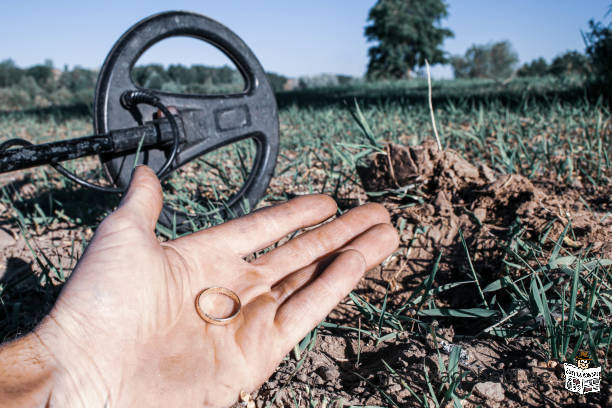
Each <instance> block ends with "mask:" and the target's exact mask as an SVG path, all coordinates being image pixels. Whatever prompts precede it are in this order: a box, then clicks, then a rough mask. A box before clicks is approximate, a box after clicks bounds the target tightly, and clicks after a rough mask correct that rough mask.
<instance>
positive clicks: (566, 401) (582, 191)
mask: <svg viewBox="0 0 612 408" xmlns="http://www.w3.org/2000/svg"><path fill="white" fill-rule="evenodd" d="M316 170H317V169H313V174H315V173H316ZM358 174H359V176H360V179H361V181H362V183H363V190H365V191H367V192H379V193H380V192H382V193H385V192H386V193H387V194H378V195H370V197H369V199H371V200H378V201H380V202H382V203H383V204H384V205H385V206H386V207H387V208H388V209H389V211H390V212H391V214H392V220H393V223H394V225H395V226H396V227H397V228H398V230H400V232H401V246H400V250H399V251H398V252H397V253H396V254H395V255H394V256H392V257H390V258H389V259H387V260H386V261H385V262H384V263H383V265H382V266H381V267H378V268H375V269H374V270H372V271H369V272H368V273H367V274H366V277H365V279H363V280H362V282H361V283H360V285H359V287H358V288H357V289H356V293H357V294H359V295H360V296H363V297H364V298H366V299H368V301H369V302H371V303H372V304H374V305H377V306H379V307H380V305H381V304H382V302H383V298H384V297H385V295H386V296H387V298H388V304H389V307H392V306H394V305H399V304H401V303H402V302H403V301H405V299H406V298H407V297H409V296H410V295H411V293H412V292H413V290H414V289H415V288H416V287H417V286H418V285H419V284H420V283H421V282H422V281H423V279H424V278H425V277H426V276H427V275H428V274H429V273H430V272H431V271H432V267H433V261H434V260H435V259H436V257H437V256H438V255H439V254H440V253H441V254H442V256H441V258H440V264H439V271H438V274H437V276H436V282H437V284H438V285H440V284H444V283H447V282H454V281H459V280H471V279H473V276H472V275H471V272H470V269H469V266H468V265H469V264H468V260H467V256H466V250H465V248H464V247H463V245H462V244H461V241H460V235H459V234H460V232H461V234H462V235H463V237H464V239H465V242H466V246H467V248H468V250H469V253H470V258H471V261H472V264H473V267H474V270H475V271H477V274H478V278H479V280H480V284H481V286H484V285H486V284H487V283H490V282H492V281H493V280H495V279H498V278H499V277H501V276H502V273H504V268H503V265H502V259H504V254H505V250H504V245H503V243H504V242H505V241H506V239H507V237H508V236H509V235H511V234H515V233H517V231H522V232H521V233H522V234H523V235H522V236H523V238H524V239H526V240H534V241H540V240H541V241H543V244H542V246H543V248H544V249H546V250H548V251H551V250H552V249H553V248H554V246H555V243H556V242H557V241H559V237H560V236H561V234H562V233H563V231H564V229H565V227H566V226H567V225H568V223H570V222H571V228H569V229H568V231H567V233H566V235H565V238H564V239H562V240H561V241H560V243H561V255H564V254H565V252H564V251H565V250H570V251H572V252H576V251H578V252H580V251H582V252H583V253H585V252H587V251H588V252H589V253H590V254H591V256H597V257H600V258H612V217H606V214H607V213H608V212H610V211H612V201H611V197H612V189H611V187H610V186H600V187H593V186H592V185H590V184H587V183H584V184H583V185H582V184H580V183H576V184H575V185H574V186H567V185H565V184H564V183H559V182H557V181H556V180H554V179H550V178H539V179H532V180H529V179H527V178H526V177H523V176H520V175H516V174H511V175H507V174H501V175H500V174H498V173H496V172H494V171H493V170H492V169H490V168H488V167H487V166H485V165H478V166H475V165H472V164H471V163H469V162H468V161H466V160H464V159H463V158H462V157H460V156H459V155H458V154H456V153H454V152H452V151H439V150H438V148H437V146H436V145H435V144H434V143H424V144H422V145H418V146H411V147H405V146H400V145H396V144H388V145H387V153H386V154H378V155H376V156H374V157H372V158H371V161H370V164H369V165H368V166H365V167H360V168H358ZM315 176H316V174H315ZM322 178H323V177H322ZM13 183H15V186H16V189H17V191H19V193H20V194H21V195H22V196H24V197H28V196H32V200H34V201H36V200H38V201H40V197H38V198H37V197H36V195H35V192H33V191H30V190H32V188H33V186H32V184H31V183H30V182H29V180H27V179H24V180H16V181H13ZM3 184H4V183H3ZM285 185H291V180H284V179H283V178H282V177H278V178H276V179H275V180H273V183H272V185H271V187H270V189H271V190H273V191H272V192H279V191H284V189H285V188H286V186H285ZM293 187H294V189H295V186H293ZM34 189H35V188H34ZM391 193H392V194H391ZM53 194H59V193H57V192H54V193H53ZM65 194H76V193H75V192H73V191H66V192H65ZM79 194H81V193H80V192H79ZM356 195H357V196H358V198H357V199H356V200H354V201H356V202H362V201H363V198H365V194H364V191H358V192H357V193H356ZM34 201H33V202H34ZM60 201H62V200H60ZM68 201H69V200H66V202H68ZM91 202H95V201H94V200H92V201H91ZM355 205H356V203H355ZM105 208H108V207H107V206H106V205H105V204H104V203H100V204H99V205H95V206H93V207H92V208H90V209H89V210H88V211H90V212H92V211H93V212H92V213H91V214H90V215H89V216H91V217H92V219H100V218H101V217H102V216H103V215H104V211H105ZM77 210H78V209H75V213H74V214H80V213H77V212H76V211H77ZM67 211H68V210H67ZM79 211H80V210H79ZM11 214H13V212H12V210H11V209H10V208H4V207H2V204H0V254H2V256H3V259H4V260H6V261H5V264H4V265H2V266H0V283H2V282H5V283H6V282H7V281H8V280H11V279H23V281H22V282H21V283H20V285H22V286H23V288H24V289H23V290H22V291H21V292H20V294H19V298H16V299H8V301H14V302H15V303H16V304H17V303H23V304H28V303H33V304H35V303H36V302H38V304H39V305H40V307H37V308H35V307H33V308H31V309H28V310H26V311H24V310H23V309H21V310H19V313H20V315H19V316H20V319H25V320H29V321H31V322H32V324H35V322H36V321H37V320H38V319H39V318H40V317H42V315H44V314H45V313H46V311H47V310H48V309H49V307H51V305H52V302H53V299H54V296H55V295H56V293H57V290H56V289H55V287H54V286H53V287H52V286H50V285H49V284H48V282H44V277H40V276H36V273H35V272H36V270H37V269H38V268H37V267H36V265H35V264H34V263H33V261H32V259H33V257H32V256H31V252H30V248H29V247H28V244H27V243H26V241H25V240H24V239H23V237H22V236H21V235H20V233H19V231H18V229H16V227H15V226H16V224H15V223H14V222H13V221H12V220H11V217H12V215H11ZM74 214H72V215H74ZM85 225H88V223H85ZM89 225H93V223H91V224H89ZM35 227H36V226H35ZM36 228H37V227H36ZM36 228H34V231H33V234H34V236H35V237H36V239H35V240H30V242H35V243H36V245H38V247H39V248H34V250H37V251H38V250H40V251H41V252H42V253H44V254H46V255H47V256H49V257H50V258H52V260H53V261H54V262H55V263H56V265H58V266H60V265H61V266H62V267H63V268H64V270H65V271H66V272H67V273H68V272H69V271H70V270H71V268H72V267H74V265H71V264H70V263H65V262H66V260H68V259H71V258H73V255H74V254H79V253H80V251H81V250H82V249H81V248H80V247H78V245H77V247H76V248H75V242H77V243H78V242H85V241H86V240H88V239H89V238H90V237H91V235H92V231H91V229H90V228H81V229H78V228H75V227H74V225H73V224H71V223H70V222H67V223H66V224H63V223H61V222H60V223H56V224H54V225H51V226H49V227H44V228H41V229H40V231H38V230H36ZM24 277H29V278H28V279H30V280H32V279H33V282H30V283H28V282H27V281H26V280H25V278H24ZM466 286H467V285H466ZM469 286H471V288H470V289H464V287H460V288H461V289H459V288H458V289H457V290H453V291H449V292H447V293H446V294H445V296H444V297H442V298H441V299H440V302H443V303H444V306H448V307H453V308H459V307H474V303H475V301H476V300H478V294H477V292H476V291H475V288H473V286H474V285H469ZM41 299H42V300H41ZM5 301H6V299H5ZM17 309H18V308H17ZM16 313H17V312H16ZM28 313H29V314H28ZM465 320H470V321H469V324H470V325H469V326H467V325H462V324H461V323H456V322H455V323H453V324H451V323H449V322H447V321H443V320H441V321H440V326H439V327H438V329H439V331H440V332H441V333H443V335H444V336H443V337H438V338H436V339H435V341H434V339H433V338H432V337H431V334H430V333H429V332H427V331H425V329H423V328H422V327H420V326H418V325H416V326H414V325H413V326H412V327H405V328H404V331H401V332H398V334H397V335H396V336H395V337H393V336H392V337H391V338H389V339H387V340H385V341H380V342H376V341H375V340H373V339H372V338H371V337H368V336H360V335H358V334H357V332H356V331H355V330H343V329H331V328H321V329H320V330H319V332H318V335H317V336H316V338H315V341H314V342H313V344H311V346H312V347H309V348H308V349H307V350H306V351H304V352H303V354H302V355H301V356H299V357H300V358H296V356H295V354H294V353H291V354H290V355H289V356H288V357H287V358H286V359H285V360H284V361H283V363H282V364H281V366H280V367H279V369H278V370H277V371H276V372H275V374H273V375H272V377H271V378H270V379H269V381H268V382H266V383H265V384H264V385H263V386H262V387H261V388H260V389H259V390H258V391H257V392H255V393H254V394H253V396H254V398H255V400H256V405H257V406H260V407H261V406H266V404H268V403H270V402H272V401H274V402H273V405H276V406H312V404H315V403H318V404H319V405H317V406H324V405H326V406H328V407H336V406H342V405H370V406H393V405H396V406H402V407H404V406H405V407H411V406H421V405H422V404H421V403H419V401H418V400H417V398H427V397H424V396H426V395H428V390H427V386H426V384H427V382H426V379H425V377H424V373H425V372H426V371H425V369H424V367H427V372H428V373H429V376H430V380H431V381H432V383H433V384H434V386H435V387H437V386H439V384H440V381H441V379H440V376H441V374H440V373H439V370H438V358H441V359H442V360H443V361H446V360H447V359H448V355H449V351H450V350H451V348H452V347H453V345H459V346H461V347H462V349H463V350H464V351H465V353H464V354H463V355H462V358H461V360H460V366H461V368H462V369H463V370H464V371H469V372H470V373H471V376H468V377H467V378H466V379H464V381H463V382H462V384H461V386H460V387H459V388H458V390H457V394H458V395H460V396H466V397H467V399H466V401H464V402H463V405H462V406H464V407H476V406H479V405H481V406H491V407H497V406H499V407H502V406H503V407H511V408H514V407H524V406H531V407H540V406H559V405H564V406H572V405H573V406H592V407H604V406H612V399H611V398H612V396H611V393H610V382H609V379H604V380H603V381H602V384H601V392H600V393H591V394H587V395H584V396H580V395H578V394H573V393H570V392H569V391H567V390H565V389H564V384H563V378H564V375H563V370H562V364H559V363H558V362H556V361H547V358H546V353H545V352H544V349H543V347H542V345H541V343H539V342H538V341H539V340H538V339H537V338H531V337H519V338H515V339H511V340H501V339H497V338H492V337H480V336H476V335H475V333H478V332H479V331H480V330H481V329H482V325H481V324H480V323H479V322H478V321H477V319H465ZM475 320H476V321H475ZM327 321H328V322H331V323H337V324H342V325H346V326H349V327H352V328H357V327H360V325H361V323H362V322H361V321H360V320H359V317H358V315H357V314H356V313H355V311H354V308H353V307H352V306H351V305H349V304H348V303H344V304H342V305H340V306H339V307H338V308H337V309H336V310H335V311H334V312H333V313H332V314H331V315H330V317H329V318H328V319H327ZM21 329H22V330H23V329H27V328H21ZM2 330H3V332H5V333H6V332H7V329H6V328H5V327H2ZM385 330H387V329H384V328H383V332H382V333H381V334H382V335H384V334H392V333H391V332H390V331H386V332H385ZM15 334H17V333H12V335H15ZM601 357H603V358H605V357H604V355H603V354H602V356H601ZM383 361H384V362H383ZM607 366H608V367H609V366H610V362H608V364H607ZM406 385H407V386H409V387H410V388H411V389H412V391H413V392H414V393H415V395H416V396H415V395H412V393H411V391H410V390H409V389H408V388H407V387H406ZM470 391H472V392H471V393H470ZM431 402H432V401H429V403H430V406H433V405H432V404H431Z"/></svg>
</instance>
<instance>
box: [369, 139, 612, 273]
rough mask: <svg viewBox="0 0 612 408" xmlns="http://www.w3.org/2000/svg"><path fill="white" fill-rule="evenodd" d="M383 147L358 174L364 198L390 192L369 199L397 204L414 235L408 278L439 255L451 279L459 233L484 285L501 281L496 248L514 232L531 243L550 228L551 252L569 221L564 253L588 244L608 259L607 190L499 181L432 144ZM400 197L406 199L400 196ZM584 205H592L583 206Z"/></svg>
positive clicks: (509, 178)
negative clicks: (519, 230) (518, 228)
mask: <svg viewBox="0 0 612 408" xmlns="http://www.w3.org/2000/svg"><path fill="white" fill-rule="evenodd" d="M388 146H389V147H388V148H387V149H386V153H379V154H377V155H376V156H374V157H372V160H371V162H370V164H369V165H368V166H364V167H359V168H358V174H359V176H360V178H361V181H362V184H363V187H364V189H365V190H366V191H368V192H387V193H388V194H386V195H382V196H380V195H376V196H373V197H372V199H384V200H386V201H387V202H389V201H390V200H394V199H395V201H396V202H397V204H398V211H397V214H398V216H401V217H403V218H404V219H406V220H407V221H408V222H409V223H410V224H412V225H414V226H415V227H413V228H407V230H408V231H410V232H412V234H411V236H408V237H406V238H405V239H407V240H408V241H410V240H412V239H414V242H413V245H412V247H411V254H410V255H411V256H410V259H409V260H408V262H407V265H406V266H407V268H406V272H405V274H406V275H413V274H418V273H420V272H422V271H423V270H428V268H429V266H430V264H429V261H431V260H432V259H433V258H434V257H435V256H436V254H437V252H438V251H442V252H443V253H444V255H445V256H444V257H443V260H442V261H443V265H441V270H446V271H448V275H449V277H450V275H452V270H453V269H456V265H458V264H462V263H463V262H464V257H465V251H464V249H463V248H462V247H459V246H458V243H459V231H461V232H462V233H463V236H464V237H465V240H466V242H467V244H468V247H469V248H470V251H473V252H474V259H473V260H472V261H473V262H474V264H475V266H477V267H476V268H475V269H476V270H478V271H480V273H481V274H483V275H484V278H483V279H484V281H485V282H486V281H491V280H493V279H496V278H497V277H498V276H496V274H497V273H498V271H499V270H500V268H499V266H500V264H499V262H500V260H501V259H502V258H503V256H502V255H503V252H502V248H501V247H500V245H499V242H500V241H502V240H504V239H505V238H506V237H507V235H508V234H509V232H510V231H511V229H512V228H513V227H515V226H522V227H523V228H525V229H526V233H527V237H526V238H529V239H537V238H538V237H539V235H541V234H542V233H543V232H545V231H546V230H547V229H550V231H549V232H548V233H547V240H546V242H545V244H546V245H549V246H551V245H554V243H555V242H556V240H557V239H558V237H559V236H560V234H561V233H562V232H563V230H564V228H565V226H566V225H567V224H568V223H570V222H571V226H572V231H571V235H572V236H571V237H570V236H566V237H565V239H564V240H563V243H564V244H565V245H566V246H567V247H568V248H577V247H578V248H579V247H580V246H581V245H582V244H581V243H582V242H588V243H589V245H591V250H592V251H593V252H594V253H603V254H604V256H605V255H606V254H607V255H612V217H605V214H606V212H607V211H609V210H610V208H611V205H612V204H611V201H610V195H611V194H610V193H611V191H610V187H602V188H600V189H599V190H597V189H595V188H593V187H591V188H590V190H586V189H585V188H582V190H579V189H576V188H573V187H572V188H570V187H559V186H558V185H557V183H556V182H555V181H554V180H541V179H540V180H537V181H532V180H529V179H527V178H526V177H524V176H521V175H519V174H496V173H495V172H494V171H493V170H492V169H491V168H489V167H487V166H486V165H484V164H480V165H473V164H472V163H470V162H468V161H466V160H465V159H463V158H462V157H461V156H460V155H459V154H457V153H455V152H453V151H451V150H445V151H439V150H438V147H437V145H436V144H435V143H433V142H425V143H423V144H422V145H417V146H409V147H406V146H400V145H397V144H392V143H391V144H389V145H388ZM391 166H392V168H393V171H391V170H390V169H391ZM560 188H563V191H561V192H560V191H558V190H559V189H560ZM403 191H406V192H408V193H409V194H407V195H402V194H400V193H398V192H403ZM415 196H417V197H419V198H420V201H419V200H418V199H417V200H415V198H414V197H415ZM585 198H586V200H585ZM589 200H590V201H591V202H592V203H593V204H591V205H588V201H589ZM415 201H416V202H415ZM585 204H587V205H585ZM402 207H406V208H402ZM399 208H402V209H401V210H400V209H399ZM602 220H603V221H602ZM418 226H420V227H422V228H421V229H420V230H419V229H418V228H417V227H418ZM424 230H425V231H424ZM397 278H398V277H397V276H396V279H397Z"/></svg>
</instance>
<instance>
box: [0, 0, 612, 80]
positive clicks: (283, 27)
mask: <svg viewBox="0 0 612 408" xmlns="http://www.w3.org/2000/svg"><path fill="white" fill-rule="evenodd" d="M3 3H4V4H2V6H1V7H0V38H2V45H1V46H0V60H3V59H7V58H12V59H13V60H14V61H15V62H16V63H17V64H18V65H20V66H29V65H33V64H36V63H42V62H43V61H44V60H45V59H46V58H50V59H51V60H53V62H54V64H55V66H57V67H60V68H61V67H63V66H64V64H68V65H69V66H70V67H72V66H74V65H81V66H84V67H87V68H96V67H99V66H100V65H101V63H102V61H103V60H104V58H105V57H106V54H107V53H108V51H109V50H110V48H111V47H112V45H113V44H114V42H115V41H116V40H117V39H118V38H119V36H120V35H121V34H122V33H123V32H124V31H125V30H126V29H128V28H129V27H130V26H131V25H132V24H134V23H135V22H136V21H138V20H140V19H141V18H144V17H146V16H148V15H150V14H153V13H157V12H160V11H164V10H168V9H179V10H190V11H194V12H198V13H201V14H205V15H208V16H209V17H212V18H214V19H215V20H217V21H219V22H221V23H223V24H225V25H226V26H228V27H229V28H230V29H232V30H233V31H235V32H236V33H237V34H239V35H240V36H241V37H242V38H243V39H244V40H245V42H246V43H247V44H248V45H249V46H250V47H251V48H252V49H253V51H254V52H255V54H256V55H257V57H258V58H259V60H260V62H261V63H262V65H263V66H264V68H265V69H266V70H268V71H273V72H278V73H281V74H285V75H288V76H299V75H313V74H317V73H323V72H329V73H343V74H349V75H354V76H360V75H363V73H364V72H365V68H366V65H367V49H368V47H369V45H370V44H368V43H367V42H366V40H365V38H364V36H363V28H364V26H365V25H366V19H367V15H368V10H369V9H370V7H372V5H373V4H374V3H375V0H367V1H366V0H310V1H291V0H285V1H280V0H268V1H253V0H250V1H249V0H225V1H219V0H215V1H206V0H199V1H195V0H176V1H167V0H166V1H160V0H148V1H130V0H123V1H116V0H108V1H97V2H91V1H87V0H86V1H78V2H77V1H66V0H54V1H49V0H46V1H41V0H31V1H28V0H24V1H20V2H17V1H10V2H9V1H6V2H3ZM448 4H449V14H450V15H449V17H448V18H447V19H446V20H444V26H446V27H448V28H450V29H451V30H453V31H454V32H455V38H453V39H448V40H446V42H445V43H444V46H443V48H444V49H445V50H446V51H448V52H449V53H451V54H463V53H464V52H465V50H466V49H467V48H468V47H469V46H470V45H472V44H474V43H477V44H482V43H487V42H490V41H499V40H505V39H507V40H510V41H511V42H512V44H513V45H514V48H515V49H516V51H517V52H518V54H519V57H520V60H521V62H525V61H530V60H532V59H533V58H536V57H539V56H543V57H545V58H546V59H548V60H550V59H551V58H553V57H554V56H555V55H558V54H559V53H562V52H564V51H566V50H572V49H576V50H580V51H583V50H584V44H583V42H582V38H581V36H580V29H586V28H587V22H588V20H589V19H591V18H595V19H597V20H603V18H604V15H605V13H606V11H607V10H608V7H609V4H610V0H537V1H535V0H510V1H490V0H489V1H486V0H451V1H448ZM609 19H610V17H608V18H607V20H606V21H609ZM155 48H156V49H151V51H150V53H148V54H145V56H143V58H145V62H152V61H156V62H162V63H177V62H180V63H183V64H186V65H190V64H194V63H200V64H208V65H221V64H223V63H224V61H225V60H224V58H222V57H221V56H220V55H219V53H217V52H216V51H215V52H211V51H210V48H209V46H206V45H200V44H197V43H196V42H195V41H193V40H187V39H184V40H173V41H172V42H168V43H167V44H166V45H165V46H164V45H159V46H157V47H155ZM433 73H434V77H438V78H441V77H449V76H450V75H451V70H450V68H448V67H440V66H438V67H435V69H434V71H433Z"/></svg>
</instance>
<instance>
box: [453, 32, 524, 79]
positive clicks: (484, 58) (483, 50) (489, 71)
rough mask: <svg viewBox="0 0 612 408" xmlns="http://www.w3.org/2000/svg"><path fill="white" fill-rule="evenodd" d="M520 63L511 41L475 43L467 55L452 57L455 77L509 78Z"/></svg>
mask: <svg viewBox="0 0 612 408" xmlns="http://www.w3.org/2000/svg"><path fill="white" fill-rule="evenodd" d="M517 63H518V55H517V53H516V51H514V49H513V48H512V44H510V42H509V41H499V42H496V43H489V44H485V45H477V44H474V45H472V46H471V47H470V48H468V50H467V51H466V52H465V55H464V56H463V57H462V56H454V57H452V58H451V65H452V66H453V71H454V73H455V78H494V79H502V78H508V77H510V76H511V75H512V73H513V72H514V68H515V67H516V64H517Z"/></svg>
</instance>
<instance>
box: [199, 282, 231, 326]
mask: <svg viewBox="0 0 612 408" xmlns="http://www.w3.org/2000/svg"><path fill="white" fill-rule="evenodd" d="M214 294H218V295H224V296H227V297H228V298H230V299H232V300H233V301H234V302H235V304H236V306H237V309H236V311H235V312H234V313H233V314H231V315H230V316H228V317H215V316H211V315H209V314H208V313H206V312H205V311H203V310H202V308H201V307H200V297H202V295H214ZM195 307H196V311H197V312H198V315H199V316H200V317H201V318H202V320H204V321H205V322H208V323H211V324H216V325H221V326H223V325H226V324H229V323H230V322H231V321H232V320H234V319H236V318H237V317H238V316H239V315H240V312H241V311H242V303H241V302H240V298H239V297H238V295H237V294H236V293H235V292H234V291H232V290H230V289H228V288H224V287H221V286H213V287H211V288H207V289H203V290H202V291H201V292H200V293H198V295H197V296H196V298H195Z"/></svg>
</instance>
